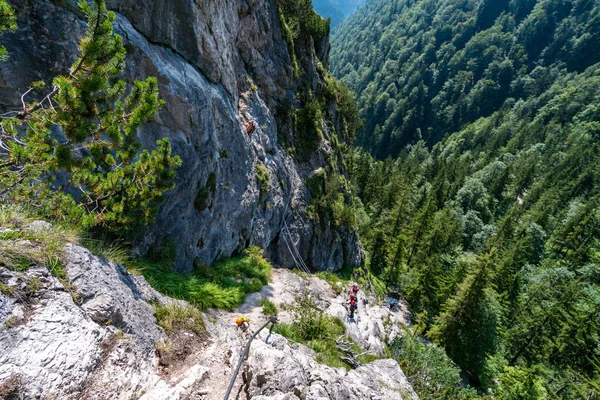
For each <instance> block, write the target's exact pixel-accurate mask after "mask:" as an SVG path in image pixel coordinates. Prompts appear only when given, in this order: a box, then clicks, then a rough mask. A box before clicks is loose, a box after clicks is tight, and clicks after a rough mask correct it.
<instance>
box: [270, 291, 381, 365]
mask: <svg viewBox="0 0 600 400" xmlns="http://www.w3.org/2000/svg"><path fill="white" fill-rule="evenodd" d="M288 309H289V311H290V313H291V314H292V321H293V322H292V323H291V324H286V323H278V324H277V325H276V326H275V332H277V333H279V334H280V335H282V336H285V337H287V338H288V339H291V340H292V341H294V342H297V343H302V344H304V345H305V346H307V347H309V348H310V349H312V350H314V351H315V353H316V360H317V362H319V363H322V364H325V365H328V366H330V367H333V368H339V367H344V368H346V369H350V366H349V365H348V364H346V362H344V361H343V360H342V357H343V356H345V355H346V354H345V353H343V352H341V351H340V350H339V349H338V348H337V346H336V343H335V340H336V339H337V338H339V337H340V336H343V335H345V334H346V327H345V326H344V323H343V322H342V320H340V319H339V318H337V317H333V316H331V315H328V314H325V313H323V312H321V311H319V310H318V309H317V308H316V304H315V302H314V299H313V298H312V296H311V295H299V296H298V297H297V298H296V301H295V302H294V305H293V306H288ZM344 341H349V342H350V343H352V349H353V350H354V351H355V352H356V353H357V354H360V353H362V350H361V349H360V347H359V346H358V345H357V344H356V343H354V342H353V341H352V339H350V338H345V339H344ZM377 358H379V357H375V358H374V356H370V355H369V356H367V355H365V356H361V357H359V361H360V362H361V363H367V362H370V361H373V359H377Z"/></svg>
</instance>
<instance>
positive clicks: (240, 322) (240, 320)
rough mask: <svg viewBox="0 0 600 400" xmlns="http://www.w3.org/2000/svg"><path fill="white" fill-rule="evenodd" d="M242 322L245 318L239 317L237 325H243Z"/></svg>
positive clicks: (236, 321)
mask: <svg viewBox="0 0 600 400" xmlns="http://www.w3.org/2000/svg"><path fill="white" fill-rule="evenodd" d="M242 322H244V318H242V317H237V319H236V320H235V323H236V324H238V325H241V324H242Z"/></svg>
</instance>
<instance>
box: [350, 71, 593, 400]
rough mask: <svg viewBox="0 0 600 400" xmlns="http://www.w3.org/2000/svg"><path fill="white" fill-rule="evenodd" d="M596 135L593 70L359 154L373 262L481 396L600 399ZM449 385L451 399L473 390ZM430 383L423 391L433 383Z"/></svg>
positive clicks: (366, 239)
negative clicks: (381, 152)
mask: <svg viewBox="0 0 600 400" xmlns="http://www.w3.org/2000/svg"><path fill="white" fill-rule="evenodd" d="M599 136H600V65H595V66H592V67H590V68H588V69H587V70H586V71H585V72H582V73H577V72H572V73H570V74H566V75H564V76H560V77H558V78H556V79H555V81H554V83H552V84H550V85H549V87H547V88H546V89H545V90H543V91H542V92H540V93H538V95H536V96H530V97H529V98H528V99H527V100H522V99H521V100H513V99H510V100H507V101H505V102H504V105H503V106H502V107H501V108H500V110H499V111H497V112H495V113H493V114H492V115H491V116H489V117H487V118H482V119H479V120H478V121H476V122H475V123H472V124H469V125H467V126H466V127H465V128H464V129H462V130H461V131H459V132H457V133H454V134H452V135H450V136H449V137H448V138H447V139H445V140H443V141H441V142H440V143H438V144H436V145H435V146H433V148H432V149H431V150H428V148H427V147H426V143H425V142H424V141H419V142H418V143H417V144H415V145H414V146H409V147H407V149H406V150H403V151H402V152H401V153H400V156H399V157H398V158H397V159H396V160H392V159H391V158H388V159H386V160H385V161H375V160H374V159H373V158H372V157H371V156H370V155H368V154H367V153H365V152H361V151H357V152H356V153H355V154H354V156H353V157H352V162H351V164H352V171H353V174H352V180H353V184H354V190H355V192H356V194H357V195H358V197H360V199H361V200H362V202H363V207H362V208H361V209H359V210H358V213H357V215H358V221H359V225H360V226H361V234H362V239H363V244H365V245H366V248H367V250H368V251H369V253H370V268H371V270H372V271H373V272H374V273H375V274H379V275H380V276H381V277H383V278H384V279H385V280H387V281H388V283H389V284H390V285H391V286H397V287H398V289H399V291H400V292H401V293H402V294H403V295H404V296H405V297H406V298H407V299H408V301H409V303H410V305H411V307H412V312H413V315H414V316H415V317H416V331H417V333H423V334H425V335H426V337H428V338H429V339H431V340H432V341H433V342H435V343H437V344H439V345H441V346H443V348H445V350H446V352H447V354H448V355H449V356H450V357H451V358H452V359H453V360H454V362H456V364H457V365H458V366H459V367H460V368H462V370H463V372H464V373H465V374H466V376H467V377H468V381H469V383H470V384H471V385H473V386H475V387H478V388H479V389H480V390H481V392H480V393H484V392H485V391H486V390H487V389H491V390H493V391H494V392H495V393H496V395H498V396H499V398H502V399H538V398H539V399H542V398H561V399H584V398H587V399H591V398H593V399H595V398H598V397H597V396H598V395H599V394H600V367H599V366H600V354H599V351H600V337H599V336H598V332H599V330H600V143H599ZM407 364H408V367H410V363H407ZM419 376H421V375H419ZM444 379H446V378H443V379H441V381H439V382H438V383H439V384H440V387H443V389H440V390H442V392H444V393H447V395H448V396H450V397H447V398H455V397H457V396H459V395H460V394H459V393H462V394H463V395H464V394H465V392H464V391H463V390H462V389H461V390H457V387H460V384H459V382H460V380H458V381H456V380H455V381H445V380H444ZM421 384H422V382H421ZM417 386H418V385H417ZM422 386H423V387H422V388H421V389H422V390H421V393H420V394H421V396H422V397H425V398H428V394H429V395H431V396H433V395H434V393H436V392H437V390H438V389H436V386H430V385H427V384H422ZM416 388H417V389H418V387H416ZM434 398H438V397H434Z"/></svg>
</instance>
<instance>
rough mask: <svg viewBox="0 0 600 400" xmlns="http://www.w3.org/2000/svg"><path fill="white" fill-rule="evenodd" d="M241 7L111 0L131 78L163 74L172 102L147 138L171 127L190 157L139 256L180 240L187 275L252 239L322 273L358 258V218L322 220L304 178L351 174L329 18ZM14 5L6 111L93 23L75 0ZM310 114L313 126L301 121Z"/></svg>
mask: <svg viewBox="0 0 600 400" xmlns="http://www.w3.org/2000/svg"><path fill="white" fill-rule="evenodd" d="M233 3H234V2H232V1H230V0H219V1H192V0H177V1H166V0H161V1H151V2H150V1H147V0H144V1H142V2H139V1H130V0H109V1H107V5H108V7H109V8H110V9H112V10H114V11H116V13H117V18H116V21H115V24H114V25H115V31H116V32H117V33H118V34H119V35H120V36H121V37H122V38H123V41H124V43H125V47H126V49H127V52H128V53H127V57H126V60H125V62H126V63H127V68H126V70H125V74H124V75H125V76H124V77H123V78H124V79H125V80H126V81H128V82H132V81H133V80H135V79H139V78H141V77H144V78H145V77H147V76H156V77H157V78H158V86H159V89H160V95H161V97H162V98H163V99H164V100H165V102H166V104H165V106H164V107H163V108H162V110H161V111H160V112H159V114H158V116H157V117H156V119H155V120H154V121H153V122H151V123H149V124H146V125H144V126H142V127H141V128H140V129H139V132H138V135H139V138H140V141H141V142H142V144H143V145H144V146H145V147H149V148H152V146H154V143H156V141H157V139H159V138H163V137H167V138H169V140H170V142H171V144H172V147H173V152H174V153H176V154H177V155H179V156H180V157H181V159H182V161H183V165H182V166H181V168H179V170H178V173H177V176H176V180H175V183H176V187H175V189H174V190H172V191H171V192H169V193H167V194H166V196H165V201H164V203H162V205H161V208H160V210H159V213H158V215H157V218H156V221H155V223H154V224H153V225H152V226H151V227H150V229H149V230H148V232H145V234H143V235H140V237H139V238H138V240H137V241H136V245H137V247H138V250H139V251H138V252H140V253H141V252H145V251H147V250H148V249H150V248H153V247H160V246H161V245H163V244H165V243H174V244H175V246H176V248H177V257H176V258H177V269H178V270H180V271H190V270H192V269H193V268H194V265H198V264H211V263H212V262H214V261H215V260H218V259H221V258H223V257H228V256H230V255H231V254H238V253H240V252H241V251H242V250H243V249H245V248H247V247H249V246H251V245H257V246H260V247H261V248H264V249H268V254H269V256H270V258H271V259H272V260H273V261H274V262H275V263H277V264H286V265H289V264H293V259H294V258H295V257H297V256H298V255H299V256H301V257H302V258H303V259H304V260H306V262H307V264H308V265H309V266H310V267H312V268H314V269H339V268H341V267H342V266H343V265H344V264H346V263H349V264H353V265H356V264H359V263H360V259H361V250H360V249H359V245H358V239H357V237H356V235H355V232H354V229H353V228H352V224H351V223H349V221H348V220H343V219H337V220H334V219H333V218H330V217H329V215H331V214H332V213H329V214H328V212H329V211H330V209H328V208H324V209H323V210H322V211H323V212H322V213H321V219H320V221H318V223H315V222H316V221H315V220H314V219H311V218H310V215H309V207H310V205H311V204H312V203H314V202H315V201H318V200H319V199H318V198H317V197H318V196H317V194H315V195H311V193H310V192H309V190H308V188H307V187H306V185H305V183H304V180H305V179H306V178H308V176H309V175H310V174H311V173H312V171H314V170H318V169H320V168H323V170H324V172H326V173H327V176H328V177H329V179H330V180H344V179H345V172H344V169H343V165H342V164H341V162H340V163H338V162H337V161H336V159H337V158H339V154H340V151H341V148H342V147H343V146H345V144H344V143H345V142H346V140H347V137H348V135H351V134H353V133H352V132H348V126H349V125H348V124H347V123H346V122H345V117H343V116H342V114H341V113H339V112H337V110H338V108H337V107H336V98H337V96H336V93H337V89H338V88H337V86H336V84H335V82H334V81H333V80H332V79H330V75H329V73H328V71H327V70H326V69H325V68H323V65H328V63H329V54H328V52H329V42H328V40H329V30H328V27H327V24H326V23H325V22H324V21H322V20H321V19H320V18H318V17H316V16H315V14H314V12H313V11H312V10H311V9H306V10H304V11H303V13H302V15H301V17H302V18H304V19H310V21H305V20H302V21H300V22H301V23H300V24H298V23H296V25H295V26H294V27H293V28H294V29H295V30H294V29H290V28H289V26H288V24H287V23H286V22H285V21H286V19H287V20H288V22H291V21H292V19H294V18H295V17H296V16H295V15H286V12H289V10H288V9H286V8H285V5H286V4H288V5H289V2H287V3H286V1H283V0H282V1H277V2H276V1H266V0H261V1H254V2H252V6H249V5H248V4H246V3H245V2H243V3H244V4H242V5H241V6H240V7H238V6H237V3H236V5H234V4H233ZM10 4H11V5H12V6H13V8H14V9H15V10H16V13H17V30H16V31H14V32H7V33H5V34H4V35H3V36H2V37H1V38H0V41H1V42H2V44H3V45H5V46H6V48H7V50H8V51H9V54H10V57H9V59H8V61H6V62H3V63H0V73H1V75H2V78H3V82H2V91H1V93H0V109H2V110H3V111H9V110H10V111H14V110H15V109H20V108H21V102H20V96H21V94H22V93H24V92H25V91H26V90H27V87H28V86H29V85H30V84H31V83H32V82H33V81H37V80H44V81H46V82H47V83H49V82H50V81H51V80H52V79H53V78H54V77H55V76H58V75H61V74H65V73H66V72H67V71H68V70H69V68H70V66H71V63H72V62H73V61H74V60H75V59H76V58H77V53H78V48H77V45H78V38H80V37H82V32H83V31H84V28H85V21H82V20H81V19H80V13H78V12H77V10H78V9H77V6H75V5H74V4H73V2H69V1H56V2H47V1H24V0H11V1H10ZM288 8H289V7H288ZM291 9H292V11H297V10H293V8H291ZM280 11H281V12H280ZM49 16H52V18H50V17H49ZM296 22H298V21H296ZM308 22H311V24H310V27H309V26H308V25H309V24H308ZM313 22H314V23H313ZM292 30H294V31H293V32H292ZM325 88H327V93H324V91H325ZM296 93H300V95H299V96H296ZM302 94H304V95H302ZM348 99H350V98H348ZM35 100H37V99H35V98H34V97H31V101H35ZM307 105H310V107H307ZM340 109H341V107H340ZM299 115H300V116H301V117H302V118H301V122H303V123H304V124H305V125H304V126H302V125H300V124H296V123H295V121H296V120H297V119H298V118H297V117H298V116H299ZM307 125H309V126H312V127H313V128H314V129H312V130H311V131H310V132H311V133H312V135H305V133H306V131H305V129H304V128H305V127H306V126H307ZM343 188H344V186H339V188H336V189H335V190H333V191H331V193H330V195H331V196H335V197H336V198H337V204H338V205H341V206H342V208H344V207H345V206H346V204H350V202H351V199H350V196H349V194H348V193H346V192H344V190H343ZM63 189H65V188H63ZM65 190H66V191H68V188H67V189H65ZM334 192H335V193H334ZM284 228H285V230H284ZM288 241H289V242H293V243H294V244H295V246H297V248H298V250H297V251H298V252H299V254H298V255H293V254H291V250H290V246H289V245H288Z"/></svg>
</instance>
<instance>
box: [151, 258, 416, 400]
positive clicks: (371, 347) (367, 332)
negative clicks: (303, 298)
mask: <svg viewBox="0 0 600 400" xmlns="http://www.w3.org/2000/svg"><path fill="white" fill-rule="evenodd" d="M349 289H350V287H344V290H342V292H341V293H340V294H339V295H338V294H337V293H336V291H334V290H333V288H332V287H331V286H330V285H329V283H327V282H326V281H324V280H322V279H320V278H318V277H316V276H312V275H311V276H308V275H307V276H300V275H297V274H295V273H293V272H291V271H289V270H287V269H274V270H273V271H272V275H271V282H270V283H269V284H268V285H266V286H264V287H263V289H262V290H261V291H260V292H258V293H253V294H250V295H248V296H247V297H246V301H245V302H244V303H243V304H242V305H241V306H239V307H238V308H237V309H235V310H233V311H224V310H208V311H207V312H206V321H205V322H206V331H207V333H208V337H207V340H206V341H205V342H204V343H202V344H198V343H189V342H188V344H187V346H188V348H187V354H186V355H185V357H182V359H181V360H180V361H178V362H174V363H173V364H172V365H171V366H170V367H169V370H168V371H167V372H166V376H167V381H169V382H171V383H173V384H177V386H178V387H182V388H184V389H185V392H186V395H185V396H184V397H182V398H185V399H204V400H222V399H223V397H224V395H225V393H226V391H227V388H228V386H229V383H230V380H231V378H232V375H233V372H234V370H235V367H236V366H237V363H238V361H239V357H240V355H241V353H242V351H243V348H244V346H245V344H246V341H247V339H248V338H249V337H250V336H251V333H250V332H248V333H242V332H241V331H240V330H239V329H237V328H236V325H235V319H236V318H237V317H238V316H239V315H244V316H246V317H248V318H249V319H250V323H251V325H250V331H252V332H253V331H254V329H257V328H258V327H260V326H261V325H263V324H264V323H265V322H266V321H267V320H268V317H267V316H265V315H264V313H263V308H262V304H261V301H262V300H263V299H266V300H270V301H271V302H273V303H274V304H275V306H276V307H277V309H278V318H279V320H280V321H281V322H286V323H290V322H292V321H291V316H290V314H289V313H288V312H287V311H285V310H284V305H285V304H292V303H293V302H294V301H295V299H296V298H297V296H298V295H300V294H303V293H304V294H306V293H310V294H312V296H313V297H314V299H315V302H316V304H317V306H318V307H319V308H320V309H321V310H323V312H326V313H328V314H331V315H333V316H335V317H339V318H340V319H341V320H342V321H343V322H344V325H345V327H346V331H347V334H348V335H349V336H351V337H352V339H354V341H355V342H356V343H357V344H358V345H359V346H360V347H361V348H363V350H364V351H369V352H372V353H373V354H377V355H383V348H384V343H385V341H386V340H393V339H394V338H395V337H396V336H398V335H400V334H401V327H402V326H404V325H406V324H407V323H408V318H407V315H408V313H407V310H406V308H403V307H400V310H399V311H396V312H392V311H390V310H389V308H388V307H387V305H386V304H382V303H381V302H378V301H377V299H376V297H375V296H374V295H373V294H371V293H365V292H364V291H362V290H361V291H360V292H359V300H360V305H359V308H358V311H357V314H356V317H355V318H354V319H350V318H348V316H347V311H346V308H345V307H344V303H345V301H346V300H347V290H349ZM276 331H277V329H275V332H276ZM267 335H268V328H267V329H264V330H263V331H262V332H261V333H260V334H259V335H258V336H257V337H256V339H255V340H254V342H253V343H252V346H251V351H250V352H251V353H252V354H253V357H257V356H258V357H259V360H260V359H261V357H262V353H269V352H271V351H276V350H272V349H271V348H270V347H268V346H270V345H265V343H264V342H265V340H266V338H267ZM282 341H283V342H287V341H285V340H284V339H283V338H281V337H280V336H279V335H273V337H272V338H269V343H272V342H274V343H276V344H275V346H276V347H277V348H279V350H282V349H283V348H284V347H285V348H289V346H290V344H289V343H287V344H283V342H282ZM259 342H260V343H259ZM291 346H292V347H293V348H294V350H293V352H292V353H290V354H291V355H290V354H288V356H290V357H292V359H295V360H296V361H294V363H295V364H294V365H300V364H306V363H307V362H308V361H306V359H309V360H314V352H312V350H310V349H308V348H306V347H304V346H298V345H293V344H292V345H291ZM184 347H185V346H184ZM257 349H259V350H257ZM288 351H290V350H288ZM257 352H258V353H260V354H257ZM295 353H297V354H299V356H298V357H296V355H295ZM274 357H276V356H275V355H274ZM298 360H300V361H298ZM249 362H250V361H249ZM311 362H314V361H311ZM315 364H316V362H315ZM312 369H315V367H312ZM323 369H324V370H328V369H329V367H325V366H323ZM247 370H248V365H246V366H245V367H242V370H241V372H240V374H239V375H238V376H237V378H236V382H235V385H234V387H233V390H232V393H231V396H230V399H240V400H242V399H248V398H249V394H248V393H246V392H245V391H244V389H245V388H246V386H245V382H244V379H243V376H242V375H243V373H244V371H247ZM342 370H343V368H342ZM332 371H333V370H332ZM336 371H337V372H336V373H337V374H339V378H338V379H345V378H343V377H344V376H345V375H346V372H345V370H344V371H341V370H340V369H339V368H338V369H337V370H336ZM328 374H330V373H328ZM327 376H329V375H327ZM249 378H250V379H251V373H250V377H249ZM273 379H275V378H273ZM147 398H148V399H152V398H153V397H152V396H151V395H149V396H147Z"/></svg>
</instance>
